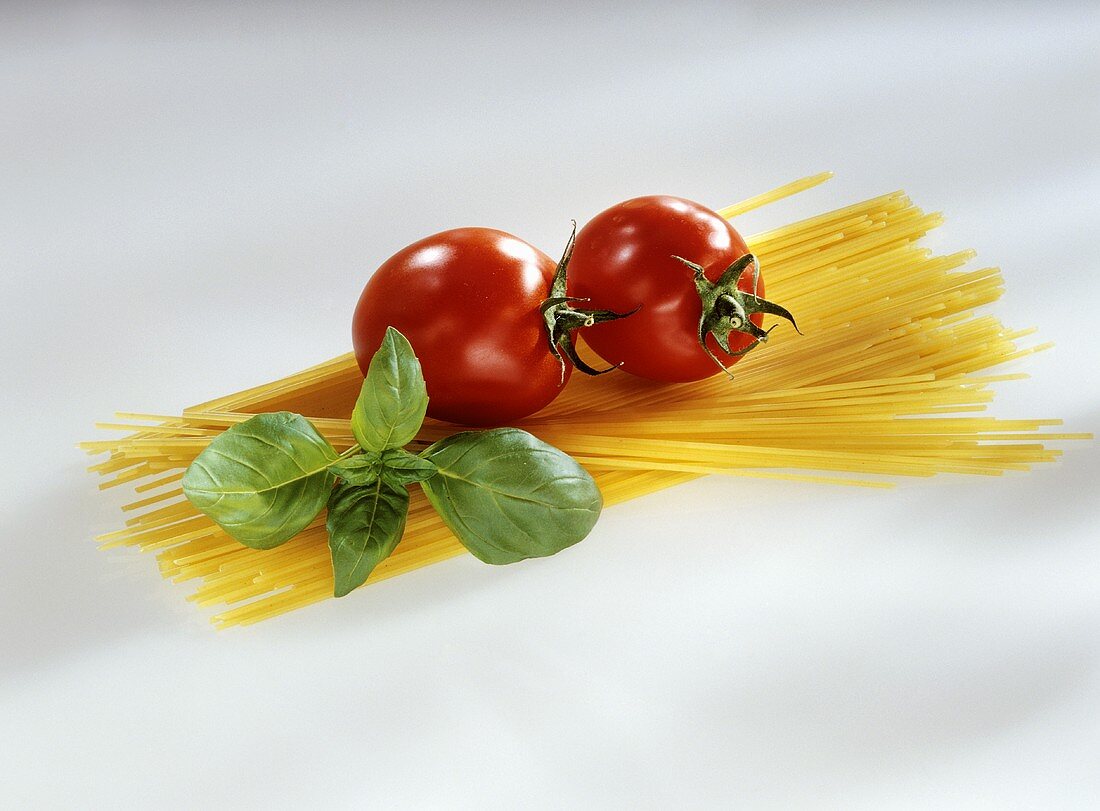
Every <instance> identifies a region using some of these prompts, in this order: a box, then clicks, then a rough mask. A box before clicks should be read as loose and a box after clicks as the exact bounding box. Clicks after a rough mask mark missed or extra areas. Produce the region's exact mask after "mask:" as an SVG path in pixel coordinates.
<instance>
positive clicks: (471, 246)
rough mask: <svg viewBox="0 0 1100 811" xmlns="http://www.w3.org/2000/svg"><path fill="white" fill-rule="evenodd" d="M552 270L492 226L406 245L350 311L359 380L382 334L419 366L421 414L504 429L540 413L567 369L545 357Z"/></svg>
mask: <svg viewBox="0 0 1100 811" xmlns="http://www.w3.org/2000/svg"><path fill="white" fill-rule="evenodd" d="M555 266H556V263H555V262H554V260H553V259H551V258H550V257H549V256H547V255H546V254H544V253H542V252H541V251H539V250H538V249H536V248H534V247H533V246H531V245H529V244H528V243H526V242H524V241H523V240H521V239H519V238H517V237H514V236H512V235H511V234H506V233H504V232H503V231H496V230H493V229H491V228H456V229H455V230H453V231H444V232H443V233H440V234H436V235H435V236H430V237H426V238H425V239H422V240H420V241H419V242H414V243H413V244H412V245H409V246H408V247H407V248H404V249H402V250H400V251H398V252H397V253H396V254H394V255H393V256H392V257H390V258H389V259H387V260H386V262H385V263H384V264H383V265H382V266H381V267H380V268H378V270H377V271H376V272H375V274H374V275H373V276H371V278H370V281H368V282H367V286H366V287H365V288H364V289H363V294H362V296H361V297H360V298H359V304H358V305H357V306H356V308H355V315H354V317H353V319H352V338H353V342H354V345H355V357H356V359H357V360H358V361H359V367H360V368H361V369H362V370H363V372H364V374H365V373H366V370H367V367H368V365H369V364H370V359H371V357H372V356H373V355H374V353H375V351H376V350H377V349H378V347H379V346H380V345H381V343H382V336H383V335H384V334H385V331H386V327H391V326H392V327H394V328H396V329H397V330H399V331H400V332H401V333H402V334H403V335H404V336H405V337H406V338H408V339H409V343H410V344H412V347H413V350H414V351H415V352H416V355H417V357H418V358H419V359H420V364H421V366H422V368H423V370H424V380H425V382H426V384H427V387H428V397H429V401H428V415H429V416H431V417H435V418H437V419H441V420H447V421H449V422H457V423H462V424H465V425H504V424H506V423H510V422H512V421H514V420H518V419H520V418H521V417H526V416H527V415H529V414H533V413H535V412H536V411H538V410H539V409H541V408H543V407H544V406H546V405H547V404H548V403H550V401H551V400H553V399H554V398H555V397H556V396H557V395H558V393H559V392H560V391H561V390H562V388H563V386H564V382H565V380H568V379H569V374H570V372H571V371H572V365H571V364H569V363H568V362H565V366H564V370H563V366H562V362H561V361H559V359H558V358H556V357H555V356H554V355H553V354H552V352H551V349H550V345H549V342H548V338H547V333H546V326H545V321H544V318H543V315H542V313H541V312H540V310H539V305H540V304H541V303H542V302H543V300H544V299H546V297H547V295H548V292H549V290H550V287H551V283H552V281H553V277H554V270H555Z"/></svg>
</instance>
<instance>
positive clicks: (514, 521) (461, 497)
mask: <svg viewBox="0 0 1100 811" xmlns="http://www.w3.org/2000/svg"><path fill="white" fill-rule="evenodd" d="M424 455H425V456H426V457H427V458H429V459H431V460H432V461H433V462H434V463H435V465H436V468H437V469H438V473H437V475H436V476H434V477H433V478H431V479H428V480H427V481H425V482H424V483H423V485H422V486H423V488H424V491H425V493H427V495H428V499H429V500H430V501H431V503H432V505H433V506H434V507H435V508H436V510H437V511H438V512H439V514H440V516H441V517H442V518H443V521H444V523H445V524H446V525H447V526H448V527H450V529H451V531H452V532H454V534H455V535H456V536H457V537H458V539H459V540H460V541H462V543H463V545H465V547H466V548H467V549H469V550H470V551H471V552H472V553H473V554H474V555H475V556H477V557H478V558H480V559H481V560H483V561H485V562H486V563H498V564H499V563H514V562H516V561H518V560H523V559H524V558H534V557H543V556H546V555H553V554H554V553H555V552H560V551H561V550H562V549H565V548H566V547H568V546H572V545H573V544H575V543H577V542H578V541H581V540H583V539H584V537H585V536H586V535H588V533H589V531H590V530H591V529H592V526H593V525H594V524H595V523H596V519H597V518H599V515H600V509H601V507H602V506H603V498H602V497H601V496H600V490H599V488H598V487H597V486H596V482H595V481H593V479H592V477H591V476H590V475H588V473H587V471H585V469H584V468H582V467H581V466H580V465H579V464H577V463H576V462H575V461H574V460H573V459H572V458H571V457H569V456H567V455H566V454H564V453H562V452H561V451H559V450H558V449H557V448H554V447H553V446H551V445H547V444H546V443H545V442H543V441H542V440H540V439H537V438H536V437H533V436H531V434H529V433H527V432H526V431H520V430H518V429H516V428H498V429H496V430H493V431H465V432H463V433H459V434H454V435H452V436H450V437H447V438H446V439H444V440H441V441H439V442H437V443H435V444H434V445H432V446H431V447H430V448H428V450H427V451H425V454H424Z"/></svg>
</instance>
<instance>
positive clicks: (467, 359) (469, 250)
mask: <svg viewBox="0 0 1100 811" xmlns="http://www.w3.org/2000/svg"><path fill="white" fill-rule="evenodd" d="M763 295H764V283H763V279H762V278H761V277H760V272H759V267H758V266H757V265H756V262H755V259H754V257H753V256H752V255H751V254H750V253H749V250H748V247H747V246H746V245H745V242H744V240H743V239H742V238H741V236H740V235H739V234H738V233H737V232H736V231H735V230H734V229H733V227H732V226H731V225H730V224H729V223H728V222H726V220H725V219H723V218H722V217H720V216H719V215H718V214H716V213H715V212H713V211H711V210H710V209H707V208H705V207H704V206H701V205H699V204H698V203H693V202H690V201H688V200H683V199H680V198H677V197H666V196H658V197H639V198H635V199H633V200H627V201H626V202H623V203H619V204H618V205H616V206H612V207H611V208H609V209H607V210H606V211H604V212H602V213H601V214H598V215H597V216H596V217H595V218H593V219H592V221H591V222H589V223H588V224H587V225H585V226H584V228H582V229H581V231H580V232H579V233H577V234H576V236H575V240H574V239H572V238H571V239H570V241H569V245H568V246H567V247H566V250H565V253H564V254H563V256H562V259H561V261H560V262H558V263H555V262H554V261H553V260H552V259H550V257H548V256H547V255H546V254H544V253H542V252H541V251H539V250H538V249H536V248H534V247H533V246H531V245H529V244H528V243H526V242H524V241H523V240H521V239H518V238H517V237H514V236H511V235H510V234H506V233H504V232H503V231H495V230H492V229H488V228H458V229H455V230H452V231H444V232H442V233H440V234H436V235H434V236H431V237H427V238H425V239H422V240H420V241H419V242H415V243H413V244H412V245H410V246H408V247H407V248H404V249H403V250H401V251H398V252H397V253H396V254H394V256H392V257H390V259H388V260H386V262H385V263H384V264H383V265H382V266H381V267H380V268H379V269H378V270H377V272H375V274H374V275H373V276H372V277H371V279H370V281H369V282H368V283H367V286H366V287H365V288H364V290H363V294H362V296H361V297H360V299H359V304H358V306H357V307H356V309H355V315H354V318H353V324H352V335H353V339H354V345H355V353H356V357H357V359H358V361H359V365H360V366H361V367H363V368H364V369H366V366H367V364H368V363H369V361H370V358H371V356H372V355H373V354H374V351H375V350H376V349H377V348H378V346H379V345H380V343H381V341H382V336H383V334H384V333H385V331H386V327H389V326H392V327H394V328H396V329H398V330H399V331H400V332H402V333H403V334H404V335H405V337H406V338H408V339H409V342H410V343H411V344H412V346H413V348H414V349H415V350H416V353H417V356H418V357H419V358H420V363H421V366H422V367H423V370H424V378H425V381H426V382H427V386H428V397H429V403H428V414H429V415H430V416H433V417H436V418H437V419H442V420H447V421H450V422H458V423H463V424H466V425H501V424H505V423H508V422H511V421H514V420H517V419H520V418H521V417H525V416H527V415H529V414H533V413H535V412H536V411H538V410H539V409H541V408H543V407H544V406H546V405H547V404H549V403H550V402H551V401H552V400H553V399H554V398H555V397H556V396H557V395H558V393H559V392H560V391H561V389H562V388H563V387H564V385H565V382H566V381H567V380H568V379H569V375H570V374H571V372H572V369H573V367H574V366H576V367H577V368H579V369H580V370H581V371H583V372H586V373H588V374H601V373H603V372H605V371H610V370H611V369H614V368H622V369H623V371H626V372H630V373H632V374H635V375H639V376H641V377H647V378H650V379H653V380H660V381H666V382H684V381H691V380H701V379H703V378H705V377H709V376H710V375H712V374H714V373H715V371H716V367H718V368H720V369H722V370H725V367H726V366H729V365H731V364H733V363H735V362H736V361H737V360H738V359H739V358H740V357H741V356H743V355H744V354H745V353H746V352H748V351H749V350H750V349H751V348H753V347H754V346H756V345H757V343H759V342H761V341H764V340H766V339H767V332H766V331H764V330H763V329H762V328H761V323H762V320H763V315H764V314H765V313H769V314H773V315H778V316H781V317H783V318H786V319H789V320H790V321H791V323H792V324H793V323H794V319H793V317H792V316H791V314H790V313H789V312H787V310H785V309H784V308H782V307H780V306H779V305H777V304H774V303H773V302H770V301H767V300H766V299H764V298H763ZM581 328H584V329H585V333H584V335H585V340H586V341H587V342H588V344H589V346H591V347H592V349H593V350H594V351H595V352H596V354H598V355H599V356H600V357H601V358H603V359H604V360H605V361H607V362H608V363H609V364H611V366H610V367H609V368H608V369H603V370H596V369H593V368H591V367H590V366H588V365H587V364H585V363H584V362H583V361H582V360H581V359H580V358H579V357H577V355H576V352H575V351H574V348H573V342H572V336H573V334H574V333H575V332H576V331H577V330H578V329H581ZM727 374H728V372H727Z"/></svg>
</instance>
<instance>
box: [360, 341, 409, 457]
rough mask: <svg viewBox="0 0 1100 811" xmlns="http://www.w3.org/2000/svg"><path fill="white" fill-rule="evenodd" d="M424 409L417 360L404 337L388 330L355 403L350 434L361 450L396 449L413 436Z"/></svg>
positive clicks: (379, 450)
mask: <svg viewBox="0 0 1100 811" xmlns="http://www.w3.org/2000/svg"><path fill="white" fill-rule="evenodd" d="M427 409H428V390H427V388H425V386H424V375H423V373H422V372H421V370H420V361H419V360H417V359H416V355H415V354H414V353H413V348H412V346H410V345H409V342H408V341H407V340H405V336H404V335H402V334H401V333H400V332H398V331H397V330H395V329H394V328H393V327H388V328H387V329H386V335H385V337H384V338H383V339H382V345H381V346H380V347H378V351H377V352H375V353H374V357H372V358H371V361H370V366H369V367H368V368H367V375H366V378H365V379H364V380H363V388H362V389H361V390H360V392H359V399H358V400H356V402H355V410H354V411H352V414H351V430H352V433H354V434H355V439H356V441H357V442H358V443H359V445H360V446H361V447H362V448H363V449H364V450H368V451H376V452H381V451H384V450H385V449H386V448H399V447H401V446H402V445H405V444H407V443H408V442H409V441H410V440H412V438H413V437H414V436H416V432H417V431H419V430H420V424H421V423H422V422H424V414H425V412H426V411H427Z"/></svg>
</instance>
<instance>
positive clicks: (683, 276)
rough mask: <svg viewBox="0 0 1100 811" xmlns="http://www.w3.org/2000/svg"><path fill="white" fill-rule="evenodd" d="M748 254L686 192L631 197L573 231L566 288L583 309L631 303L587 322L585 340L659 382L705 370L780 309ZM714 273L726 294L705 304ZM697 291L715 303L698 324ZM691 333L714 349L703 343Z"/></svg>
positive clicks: (744, 346) (739, 348)
mask: <svg viewBox="0 0 1100 811" xmlns="http://www.w3.org/2000/svg"><path fill="white" fill-rule="evenodd" d="M748 254H749V249H748V246H747V245H746V244H745V241H744V240H743V239H742V238H741V235H740V234H738V233H737V232H736V231H735V230H734V229H733V226H731V225H730V224H729V223H728V222H726V220H725V219H724V218H722V217H720V216H719V215H718V214H717V213H715V212H714V211H711V210H710V209H708V208H706V207H704V206H702V205H699V204H698V203H693V202H691V201H690V200H683V199H681V198H679V197H667V196H654V197H637V198H635V199H633V200H627V201H626V202H623V203H619V204H618V205H615V206H612V207H611V208H609V209H607V210H606V211H604V212H602V213H600V214H598V215H596V216H595V217H594V218H593V219H592V220H591V222H589V223H588V224H587V225H585V226H584V228H582V229H581V230H580V233H578V234H577V241H576V246H575V248H574V251H573V257H572V261H571V262H570V264H569V280H568V281H569V288H568V289H569V294H570V295H572V296H578V297H584V298H587V299H590V300H591V302H590V305H588V306H592V307H604V308H608V309H612V310H617V311H620V312H626V311H629V310H632V309H634V308H635V307H640V309H638V311H637V312H636V313H634V314H633V315H631V316H630V317H629V318H623V319H621V320H616V321H610V322H608V323H602V324H596V325H595V326H592V327H590V328H589V329H587V330H585V332H584V337H585V340H586V341H587V342H588V345H589V346H591V347H592V349H593V350H594V351H595V352H596V353H597V354H598V355H599V356H600V357H601V358H603V359H604V360H605V361H607V362H608V363H611V364H614V365H618V366H620V368H622V369H623V371H626V372H630V373H631V374H635V375H639V376H641V377H647V378H650V379H653V380H661V381H666V382H685V381H690V380H701V379H703V378H705V377H710V376H711V375H713V374H715V373H716V372H718V366H719V365H721V366H723V367H724V366H729V365H730V364H732V363H736V362H737V361H738V360H739V359H740V356H741V354H744V352H746V351H747V350H748V349H749V348H750V347H752V346H753V345H755V344H756V343H757V341H758V340H760V339H761V338H762V337H764V336H765V335H766V333H763V331H762V330H761V329H760V324H761V322H762V321H763V313H764V312H770V313H775V314H777V315H783V317H790V314H789V313H787V311H786V310H783V308H781V307H779V306H778V305H775V304H773V303H771V302H767V301H765V300H764V299H763V298H762V296H763V295H764V281H763V278H759V279H758V284H757V288H756V290H755V291H754V290H753V271H754V270H756V269H755V268H753V266H752V265H751V260H749V259H746V258H745V257H746V256H747V255H748ZM677 257H681V259H678V258H677ZM683 260H688V263H694V264H695V265H697V266H698V268H697V270H698V271H701V272H700V273H696V272H693V269H692V268H691V267H688V263H685V262H684V261H683ZM738 260H742V261H741V262H740V263H739V264H738V265H736V266H735V263H737V261H738ZM731 266H734V267H733V268H731ZM727 270H731V274H726V271H727ZM742 271H744V272H742ZM724 274H726V275H728V276H730V278H728V279H727V280H726V281H727V282H728V285H727V288H726V291H725V292H726V295H725V296H724V297H719V300H718V301H717V305H715V301H714V297H715V295H716V294H717V293H722V292H723V291H721V290H717V289H716V288H715V285H714V283H717V282H719V281H720V280H721V279H722V277H723V275H724ZM704 277H705V278H704ZM738 291H741V292H740V293H739V292H738ZM754 292H755V293H756V294H757V296H759V297H760V298H758V297H757V296H753V295H751V294H752V293H754ZM743 294H750V295H743ZM704 295H710V296H711V299H712V300H711V304H712V305H714V306H715V307H716V309H713V310H711V311H710V319H711V320H708V321H707V322H706V326H707V327H708V329H703V326H704V325H703V324H701V319H702V318H703V308H704V302H703V296H704ZM723 316H726V317H725V318H723ZM791 320H792V323H793V319H791ZM709 327H713V328H714V330H713V331H711V330H710V329H709ZM731 327H732V328H731ZM701 335H702V337H703V340H705V342H706V346H707V348H709V349H710V351H711V352H712V353H713V354H714V357H711V356H710V355H708V353H707V352H706V351H705V350H704V348H703V346H702V342H701V341H700V336H701ZM716 336H719V337H718V338H716ZM722 337H728V349H729V351H728V352H727V351H725V350H724V349H723V347H722V346H721V345H720V344H721V341H720V340H719V339H720V338H722ZM716 359H717V361H716Z"/></svg>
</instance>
